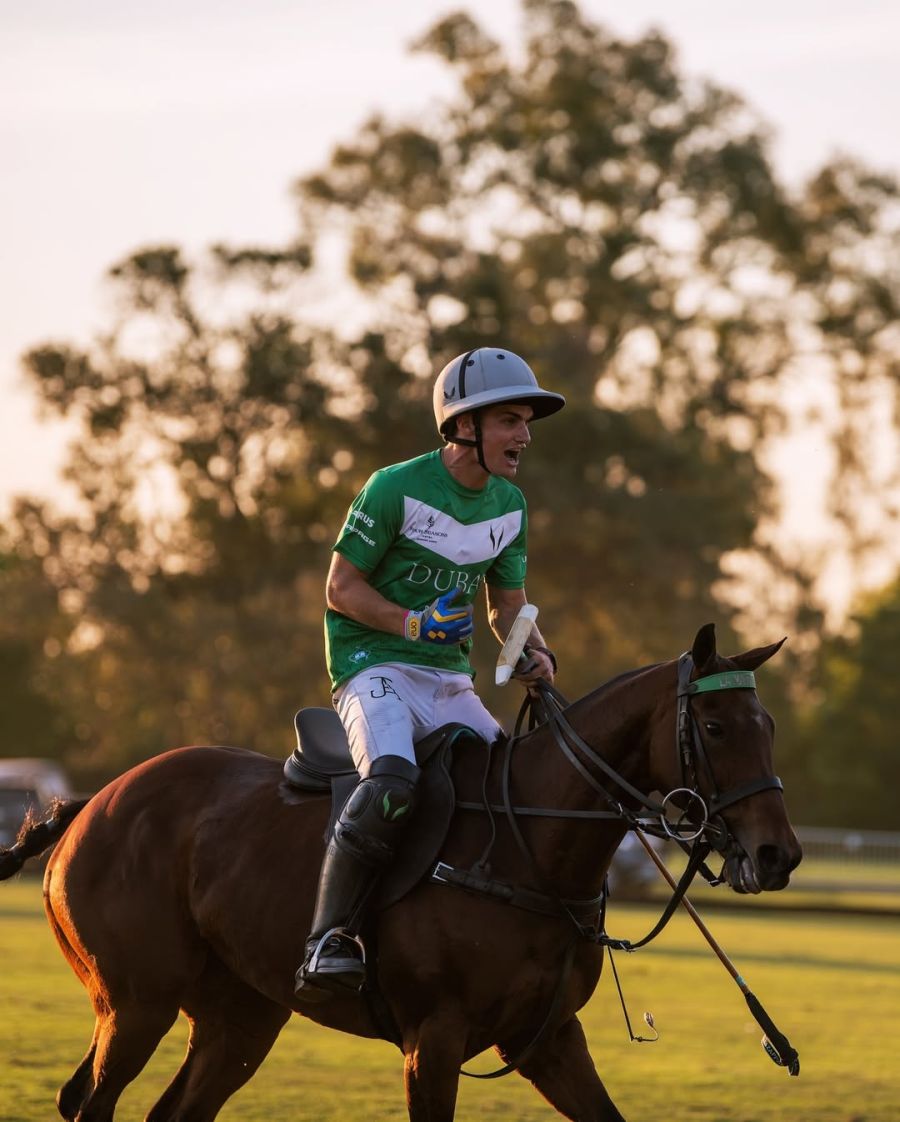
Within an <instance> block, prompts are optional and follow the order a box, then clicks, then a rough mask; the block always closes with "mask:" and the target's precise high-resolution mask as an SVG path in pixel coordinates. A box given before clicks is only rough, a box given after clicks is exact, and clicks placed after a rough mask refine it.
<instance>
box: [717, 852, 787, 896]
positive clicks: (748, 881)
mask: <svg viewBox="0 0 900 1122" xmlns="http://www.w3.org/2000/svg"><path fill="white" fill-rule="evenodd" d="M802 856H803V851H802V850H801V848H800V845H799V843H798V842H797V841H796V840H795V841H794V844H793V845H792V846H781V845H759V846H757V847H756V851H755V853H754V856H753V859H751V858H750V856H749V855H748V854H747V853H746V852H745V851H744V850H743V849H741V848H740V847H739V846H735V847H734V849H733V850H732V851H731V852H730V853H729V854H728V855H727V856H726V858H725V864H724V866H723V868H722V877H723V879H724V880H725V882H726V883H727V884H728V885H730V887H731V888H733V889H734V891H735V892H740V893H742V894H746V893H749V894H751V895H757V894H758V893H760V892H777V891H780V890H781V889H782V888H786V887H787V885H788V884H789V882H790V879H791V873H792V872H793V871H794V869H796V868H797V866H798V865H799V864H800V860H801V858H802Z"/></svg>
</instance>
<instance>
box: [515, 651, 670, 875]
mask: <svg viewBox="0 0 900 1122" xmlns="http://www.w3.org/2000/svg"><path fill="white" fill-rule="evenodd" d="M664 673H665V672H664V671H663V670H662V668H661V667H648V668H646V669H645V670H640V671H635V672H633V673H630V674H627V675H622V676H621V677H620V678H617V679H615V680H614V681H613V682H611V683H608V684H607V685H606V686H605V687H601V688H600V689H599V690H595V691H594V692H593V693H591V694H589V695H588V696H587V697H584V698H582V699H581V700H580V701H578V702H576V703H575V704H574V705H572V706H570V707H569V709H567V710H566V712H565V717H566V720H567V722H568V723H569V724H570V726H571V727H572V729H573V730H574V731H575V732H576V733H577V734H578V736H579V737H580V738H581V739H582V740H584V742H585V743H586V744H588V745H589V747H590V748H591V749H592V751H594V752H595V753H596V754H597V755H598V756H601V757H602V758H603V760H604V761H605V762H606V763H607V764H609V765H610V767H612V768H614V769H615V771H616V772H617V773H618V774H619V775H621V777H622V778H623V779H625V780H627V781H628V782H629V783H630V784H632V785H633V786H634V787H637V788H638V790H640V791H642V792H644V793H649V792H648V788H649V786H650V783H651V780H650V744H651V738H652V728H653V724H654V716H655V715H656V714H657V710H658V706H659V700H660V696H661V689H662V686H661V684H657V682H656V678H657V677H662V676H663V675H664ZM528 748H529V750H528V753H527V755H528V763H527V765H526V766H525V767H520V768H519V769H517V773H516V776H515V786H516V787H517V789H518V790H519V791H520V792H521V794H522V795H523V796H524V797H526V798H528V797H530V798H532V799H534V800H539V802H540V804H541V805H543V806H547V807H551V806H552V807H554V808H557V809H565V810H577V811H584V810H608V809H610V804H609V803H608V801H607V800H605V799H604V797H603V795H602V794H600V793H599V792H598V791H597V790H596V788H595V787H593V786H592V785H591V784H590V783H589V782H588V781H587V780H586V779H585V778H584V776H583V775H582V774H581V773H580V771H579V769H578V768H577V767H576V766H575V765H574V764H572V763H571V762H570V761H569V760H568V759H567V758H566V756H565V754H564V751H563V749H562V748H561V747H560V746H559V744H558V743H557V740H556V737H555V735H554V733H553V731H552V729H550V728H548V727H546V726H545V727H544V728H542V729H541V730H539V731H538V733H536V734H535V736H534V741H533V743H531V744H530V745H529V746H528ZM573 751H574V754H575V755H576V756H577V757H578V758H579V759H580V761H581V763H582V764H583V765H584V766H585V767H586V768H587V769H588V770H589V771H590V773H591V774H592V775H593V776H594V778H595V779H597V780H599V781H600V782H601V784H602V786H603V787H604V788H605V789H606V790H607V791H608V792H609V794H610V796H611V797H612V798H613V799H615V800H617V801H619V802H622V803H624V804H625V805H633V800H629V799H628V797H627V795H626V794H625V793H624V792H623V791H622V790H621V789H619V788H618V787H617V786H616V784H615V783H614V782H613V781H612V780H610V779H608V778H607V777H605V776H604V775H602V774H601V773H600V771H599V770H598V769H597V767H596V766H594V765H592V764H591V763H590V761H589V760H588V759H587V758H586V757H585V755H584V754H583V753H582V752H580V751H579V750H578V749H577V747H576V748H575V749H574V750H573ZM516 801H518V797H517V800H516ZM535 832H536V835H537V836H536V841H537V843H538V849H540V851H541V852H540V853H538V851H537V850H536V856H538V858H539V863H540V864H541V866H542V867H543V870H544V872H545V873H546V874H547V875H548V876H550V877H553V878H557V879H558V881H559V883H560V885H561V887H562V886H564V887H565V888H566V889H569V888H572V887H574V886H575V885H578V886H580V890H581V891H584V890H585V889H587V890H589V891H591V892H593V891H599V886H600V885H601V884H602V881H603V877H604V875H605V871H606V867H607V866H608V864H609V861H610V859H611V858H612V855H613V853H614V852H615V849H616V847H617V846H618V844H619V842H620V841H621V838H622V835H623V832H624V828H623V824H622V822H621V821H620V820H617V819H600V820H594V821H592V822H585V820H584V819H583V818H582V819H578V818H573V819H561V820H554V821H553V823H552V825H550V826H548V825H546V824H541V825H539V826H538V827H537V828H536V831H535Z"/></svg>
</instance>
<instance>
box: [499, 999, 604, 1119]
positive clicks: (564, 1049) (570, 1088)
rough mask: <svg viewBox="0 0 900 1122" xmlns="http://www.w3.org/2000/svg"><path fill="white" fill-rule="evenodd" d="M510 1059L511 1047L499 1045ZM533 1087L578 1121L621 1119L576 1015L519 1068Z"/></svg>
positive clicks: (559, 1109) (548, 1038)
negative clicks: (595, 1064)
mask: <svg viewBox="0 0 900 1122" xmlns="http://www.w3.org/2000/svg"><path fill="white" fill-rule="evenodd" d="M498 1051H499V1053H500V1055H501V1056H503V1058H504V1059H505V1060H506V1061H507V1062H509V1060H510V1058H512V1057H513V1056H514V1055H515V1049H514V1048H508V1049H507V1048H505V1047H499V1048H498ZM519 1073H520V1074H521V1075H523V1076H524V1077H525V1078H526V1079H529V1080H530V1081H531V1082H532V1084H533V1085H534V1087H535V1089H536V1090H537V1091H538V1092H540V1094H542V1095H543V1096H544V1098H545V1099H546V1100H547V1102H549V1103H550V1105H551V1106H554V1107H556V1109H557V1110H558V1111H559V1113H560V1114H562V1115H564V1116H565V1117H566V1118H572V1119H577V1120H578V1122H624V1119H623V1117H622V1115H621V1114H620V1113H619V1111H618V1110H617V1109H616V1107H615V1104H614V1103H613V1101H612V1099H611V1098H610V1097H609V1095H608V1093H607V1090H606V1088H605V1087H604V1086H603V1083H602V1081H601V1079H600V1077H599V1075H597V1071H596V1068H595V1067H594V1062H593V1060H592V1059H591V1056H590V1053H589V1052H588V1048H587V1042H586V1041H585V1039H584V1030H583V1029H582V1027H581V1022H580V1021H579V1020H578V1018H577V1017H573V1018H572V1019H571V1020H570V1021H567V1022H566V1023H565V1024H564V1025H562V1026H561V1027H560V1028H559V1029H557V1031H556V1032H555V1033H553V1034H552V1036H549V1037H547V1039H545V1040H544V1041H542V1042H541V1043H540V1044H539V1045H538V1046H537V1048H535V1050H534V1052H533V1053H532V1054H531V1056H529V1058H528V1059H527V1060H526V1061H525V1063H523V1064H522V1065H521V1067H520V1068H519Z"/></svg>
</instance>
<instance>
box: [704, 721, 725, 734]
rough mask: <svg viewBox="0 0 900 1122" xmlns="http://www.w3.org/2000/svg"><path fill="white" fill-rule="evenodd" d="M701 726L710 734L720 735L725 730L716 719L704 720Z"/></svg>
mask: <svg viewBox="0 0 900 1122" xmlns="http://www.w3.org/2000/svg"><path fill="white" fill-rule="evenodd" d="M703 727H704V728H705V729H706V731H707V732H708V733H709V735H710V736H722V735H723V733H724V731H725V730H724V729H723V728H722V726H721V724H720V723H719V722H718V721H704V722H703Z"/></svg>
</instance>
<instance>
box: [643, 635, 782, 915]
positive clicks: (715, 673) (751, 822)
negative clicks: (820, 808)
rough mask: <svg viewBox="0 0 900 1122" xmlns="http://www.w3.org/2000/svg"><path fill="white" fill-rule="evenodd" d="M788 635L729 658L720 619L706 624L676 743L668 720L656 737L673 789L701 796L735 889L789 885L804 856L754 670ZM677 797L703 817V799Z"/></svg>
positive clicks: (686, 673)
mask: <svg viewBox="0 0 900 1122" xmlns="http://www.w3.org/2000/svg"><path fill="white" fill-rule="evenodd" d="M783 642H784V640H783V639H782V640H781V642H779V643H772V644H771V645H770V646H767V647H758V648H756V649H754V650H751V651H745V652H744V653H743V654H739V655H732V656H731V657H730V658H725V657H724V656H722V655H720V654H719V653H718V652H717V651H716V634H715V627H714V626H713V624H707V625H706V626H705V627H701V628H700V630H699V631H698V632H697V636H696V638H695V639H694V643H693V646H692V648H691V651H690V656H689V657H687V656H682V659H681V660H679V689H678V694H679V696H678V710H677V718H676V724H677V733H676V738H675V742H674V743H673V740H672V738H671V724H670V723H668V722H665V723H666V724H667V725H668V736H665V735H664V734H662V732H658V733H657V735H656V736H655V737H654V741H655V746H654V753H653V754H654V758H655V761H656V763H657V768H658V771H659V773H661V774H660V778H661V779H662V780H663V783H664V784H668V787H667V788H666V789H671V788H673V787H675V788H688V789H693V790H694V791H696V792H697V793H698V794H699V795H700V797H701V798H702V800H703V803H704V804H705V806H706V808H707V810H708V818H709V820H710V822H711V828H708V830H707V837H708V840H709V841H710V842H711V843H712V844H713V845H715V848H716V849H718V850H719V851H720V852H721V854H722V856H723V857H724V859H725V864H724V876H725V879H726V880H727V882H728V883H729V884H730V885H731V887H732V888H733V889H734V890H735V891H736V892H752V893H757V892H761V891H763V890H772V889H780V888H784V887H785V886H786V885H787V883H788V881H789V880H790V874H791V871H792V870H793V869H794V868H796V866H797V865H798V864H799V863H800V859H801V856H802V852H801V849H800V844H799V842H798V841H797V837H796V835H795V834H794V831H793V829H792V828H791V824H790V822H789V821H788V816H787V812H786V810H785V806H784V799H783V797H782V791H781V781H780V780H779V779H778V778H777V776H776V775H775V772H774V770H773V766H772V743H773V740H774V734H775V722H774V721H773V720H772V718H771V716H770V715H769V714H768V713H767V712H766V710H765V709H764V708H763V706H762V704H761V702H760V700H759V697H758V696H757V693H756V689H755V684H754V677H753V671H754V670H756V669H757V667H759V666H761V665H762V664H763V663H764V662H765V661H766V660H767V659H769V658H771V657H772V655H773V654H775V652H776V651H777V650H778V649H779V648H780V647H781V644H782V643H783ZM663 776H665V778H664V779H663ZM673 780H674V782H673ZM674 801H675V802H677V803H679V804H680V805H682V806H683V808H684V811H685V813H686V815H687V817H689V818H691V819H692V820H696V819H697V817H698V810H699V808H700V805H701V804H700V803H699V802H698V801H697V800H696V799H693V798H691V797H690V796H688V795H681V796H678V797H676V798H675V799H674Z"/></svg>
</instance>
